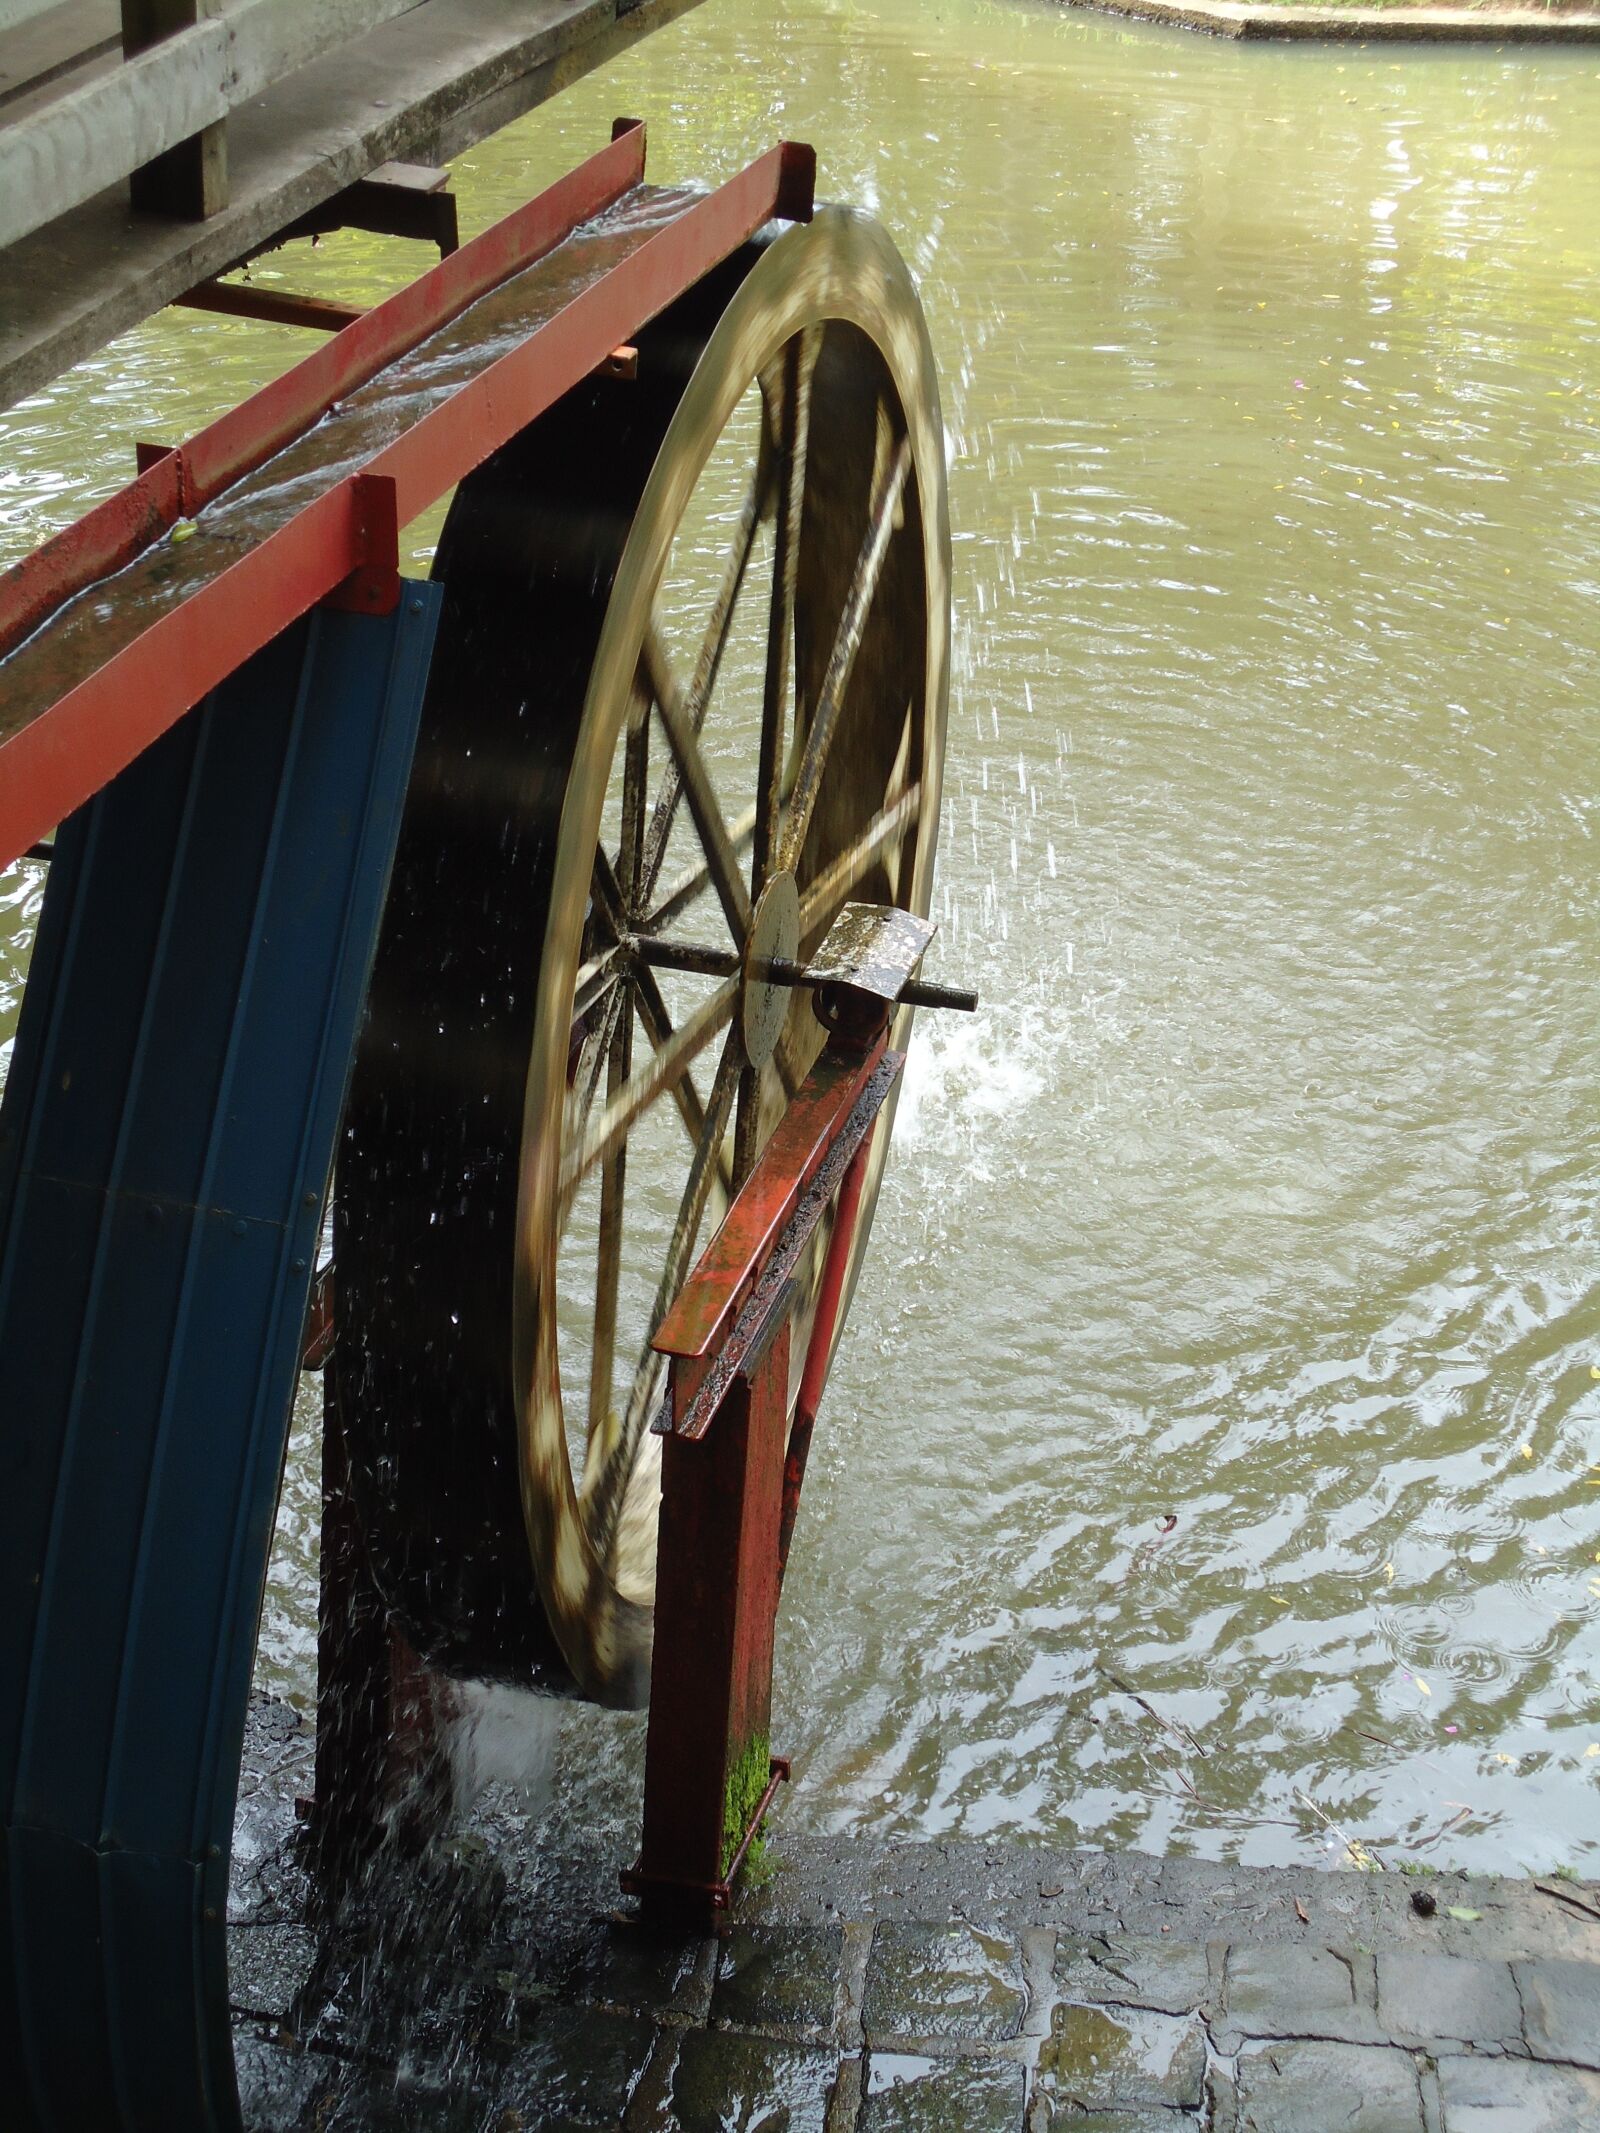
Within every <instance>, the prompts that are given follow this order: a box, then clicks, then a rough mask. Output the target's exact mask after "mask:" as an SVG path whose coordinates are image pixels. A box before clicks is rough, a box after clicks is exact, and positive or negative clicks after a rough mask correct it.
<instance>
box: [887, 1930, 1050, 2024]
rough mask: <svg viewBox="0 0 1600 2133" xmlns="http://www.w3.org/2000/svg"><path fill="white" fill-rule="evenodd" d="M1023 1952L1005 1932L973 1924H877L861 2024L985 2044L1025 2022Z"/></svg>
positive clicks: (1025, 1995)
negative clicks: (996, 1931)
mask: <svg viewBox="0 0 1600 2133" xmlns="http://www.w3.org/2000/svg"><path fill="white" fill-rule="evenodd" d="M1026 2008H1027V1993H1026V1991H1025V1990H1024V1987H1023V1981H1022V1954H1021V1950H1020V1948H1019V1947H1018V1945H1017V1943H1016V1942H1015V1941H1014V1940H1012V1939H1010V1938H1009V1937H1004V1936H1000V1935H997V1934H992V1933H980V1932H978V1931H977V1930H976V1929H975V1928H973V1927H970V1926H929V1925H917V1924H911V1923H907V1922H905V1921H902V1920H894V1921H891V1922H889V1923H885V1924H880V1925H879V1926H878V1928H877V1930H876V1932H875V1933H874V1934H873V1937H872V1952H871V1954H870V1955H869V1957H868V1959H867V1988H866V1998H865V2001H864V2003H863V2007H862V2017H861V2019H862V2024H863V2026H864V2028H865V2030H866V2033H867V2036H868V2038H869V2039H871V2038H877V2037H952V2038H966V2039H971V2040H987V2041H990V2042H994V2041H998V2040H1003V2039H1005V2038H1009V2037H1014V2036H1016V2035H1017V2033H1018V2032H1019V2030H1020V2029H1021V2027H1022V2017H1023V2014H1024V2012H1025V2011H1026Z"/></svg>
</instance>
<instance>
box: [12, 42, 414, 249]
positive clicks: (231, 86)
mask: <svg viewBox="0 0 1600 2133" xmlns="http://www.w3.org/2000/svg"><path fill="white" fill-rule="evenodd" d="M419 4H421V0H317V5H316V6H315V7H307V6H306V5H305V4H304V0H233V4H231V5H229V6H225V7H224V6H220V5H219V4H218V0H123V7H124V14H123V48H124V52H125V54H126V55H127V59H126V64H125V65H123V66H121V67H116V68H113V69H111V70H110V71H109V72H107V73H104V74H100V75H98V76H96V78H95V79H93V80H91V81H85V82H81V83H79V84H77V85H69V86H68V87H67V88H66V90H65V91H64V93H63V94H61V95H59V96H56V97H52V98H50V99H49V100H48V101H46V102H45V103H44V104H42V105H38V106H30V108H28V109H27V110H25V111H23V112H21V113H19V114H17V115H15V116H13V118H12V119H11V121H10V123H9V124H6V125H4V126H0V245H7V244H11V243H13V242H14V241H15V240H16V239H17V238H19V237H24V236H26V235H28V234H29V233H30V232H31V231H33V230H37V229H42V228H43V227H44V226H45V225H46V224H47V223H48V222H50V221H52V220H54V219H55V217H57V216H58V215H61V214H63V213H64V212H66V211H67V210H68V209H71V208H74V207H78V206H81V205H82V203H83V202H84V201H86V200H90V199H93V197H94V196H95V194H96V193H99V192H102V191H103V190H104V189H105V188H106V187H107V186H109V185H113V184H115V183H117V181H118V180H120V179H123V178H126V177H128V176H129V175H130V174H131V173H132V172H134V171H136V170H139V169H141V168H142V166H144V165H145V164H148V163H153V162H155V160H156V159H157V158H158V157H161V156H163V155H165V154H166V153H167V152H168V151H169V150H171V149H174V148H177V147H178V146H179V144H180V143H184V142H187V141H189V140H191V139H193V138H194V137H196V136H199V135H201V134H203V133H204V131H205V129H206V128H208V127H211V126H216V125H219V124H221V123H222V122H223V121H224V120H225V119H226V118H227V115H228V112H229V109H230V108H231V107H232V106H234V105H238V104H242V103H246V102H248V101H250V100H251V99H252V98H255V97H257V96H259V95H260V94H261V92H262V91H263V90H265V89H268V88H270V87H271V86H272V85H273V83H275V82H279V81H282V80H284V79H286V78H287V77H288V76H289V75H291V74H293V73H295V72H297V71H298V70H299V69H300V68H301V67H304V66H306V65H308V64H309V63H310V62H311V61H313V60H315V59H317V58H318V57H319V56H320V55H322V54H323V53H325V52H328V51H330V50H335V49H337V48H338V47H339V46H340V45H342V44H345V43H348V42H349V41H350V39H352V38H354V37H358V36H361V35H364V34H365V33H366V32H367V31H369V30H370V29H372V28H373V27H374V25H375V24H380V23H382V22H383V21H386V20H393V19H394V18H395V17H396V16H397V15H400V14H404V13H409V12H412V11H414V10H415V8H416V7H417V6H418V5H419ZM220 155H221V151H220V148H218V147H216V145H215V142H213V146H212V158H213V161H214V162H217V161H220ZM195 160H196V157H195V155H194V154H191V155H190V157H189V158H188V159H187V161H188V162H194V161H195ZM174 170H176V171H177V172H178V174H179V175H178V176H177V177H176V178H174V176H173V172H174ZM197 176H198V173H197V172H191V171H188V170H187V168H186V165H185V164H184V163H180V164H179V165H178V166H167V167H166V172H165V175H164V178H163V181H162V182H161V183H159V184H156V185H154V186H153V187H151V188H141V190H142V191H143V190H153V191H154V193H155V200H154V202H153V203H152V204H155V205H158V206H160V207H161V208H162V209H163V211H173V209H172V204H171V203H172V198H173V197H176V198H177V199H178V201H179V203H180V204H179V205H178V206H177V208H176V210H175V211H176V212H179V213H189V212H192V211H193V209H192V206H191V205H189V204H188V202H187V197H186V187H185V185H184V183H183V179H184V178H188V179H189V181H190V182H191V183H193V182H194V181H195V179H196V178H197ZM208 177H209V183H210V185H211V187H212V189H213V190H215V182H216V177H217V172H216V171H215V170H213V171H211V172H210V173H209V174H208ZM216 204H217V206H221V205H222V204H224V203H223V201H222V200H220V199H219V200H218V201H217V203H216Z"/></svg>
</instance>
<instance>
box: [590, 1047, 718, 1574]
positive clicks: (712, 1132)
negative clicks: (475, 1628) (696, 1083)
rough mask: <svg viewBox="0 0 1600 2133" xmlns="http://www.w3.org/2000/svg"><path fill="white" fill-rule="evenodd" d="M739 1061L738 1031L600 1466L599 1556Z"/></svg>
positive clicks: (641, 1420)
mask: <svg viewBox="0 0 1600 2133" xmlns="http://www.w3.org/2000/svg"><path fill="white" fill-rule="evenodd" d="M741 1057H742V1054H741V1049H740V1044H739V1035H738V1032H737V1031H736V1030H735V1031H731V1032H730V1033H729V1037H728V1041H727V1043H726V1044H725V1045H724V1046H723V1050H722V1057H721V1059H720V1060H719V1062H718V1064H717V1072H716V1078H715V1080H714V1081H713V1082H712V1084H711V1098H710V1101H709V1103H708V1104H707V1106H706V1116H705V1125H704V1129H703V1131H702V1133H701V1135H700V1140H699V1143H698V1145H697V1146H696V1148H695V1153H694V1161H693V1162H692V1163H691V1164H690V1166H689V1176H688V1179H687V1182H686V1183H685V1185H684V1188H683V1197H682V1199H681V1200H680V1201H679V1203H678V1214H677V1219H676V1221H675V1222H674V1223H673V1225H672V1237H671V1240H670V1242H669V1243H668V1245H667V1254H666V1259H665V1261H664V1262H663V1265H662V1268H661V1278H660V1280H659V1281H658V1282H657V1284H656V1294H655V1301H654V1302H653V1304H652V1305H651V1307H650V1330H649V1332H648V1333H647V1334H646V1336H645V1341H644V1346H643V1348H642V1350H641V1351H640V1356H639V1364H638V1368H637V1369H636V1370H635V1371H634V1374H633V1383H632V1385H631V1386H630V1387H629V1390H628V1404H627V1406H626V1408H625V1409H624V1410H623V1415H622V1420H621V1424H620V1426H619V1428H618V1430H617V1434H616V1438H615V1441H614V1442H613V1444H612V1445H611V1447H610V1450H609V1453H608V1456H607V1459H606V1463H605V1467H604V1469H603V1470H602V1471H601V1473H600V1475H599V1478H598V1481H597V1483H596V1485H595V1488H594V1492H593V1500H594V1513H593V1517H592V1520H591V1524H590V1531H591V1533H592V1534H593V1535H594V1536H595V1539H596V1542H597V1544H598V1545H599V1546H600V1547H601V1549H602V1551H603V1552H604V1551H608V1550H609V1547H610V1543H611V1537H612V1534H613V1532H614V1531H615V1527H616V1520H617V1515H618V1513H619V1512H620V1510H621V1508H622V1502H623V1498H624V1497H625V1495H626V1494H627V1483H628V1478H629V1476H630V1475H631V1474H632V1472H633V1464H634V1460H635V1458H636V1457H637V1454H638V1449H639V1440H640V1438H641V1437H642V1436H643V1435H644V1429H645V1424H646V1422H647V1421H648V1420H649V1417H650V1409H651V1407H652V1406H653V1405H654V1402H655V1396H656V1390H657V1387H658V1386H659V1384H660V1382H661V1372H662V1370H663V1368H664V1366H665V1362H666V1358H665V1357H664V1356H660V1355H657V1353H656V1351H655V1349H654V1348H653V1347H652V1346H651V1345H650V1344H651V1342H652V1341H653V1340H654V1339H655V1337H656V1334H657V1333H658V1332H659V1330H660V1327H661V1322H662V1320H663V1319H664V1318H665V1317H666V1315H667V1313H668V1311H669V1310H670V1309H671V1308H672V1304H673V1300H674V1298H675V1297H676V1296H677V1293H678V1291H679V1289H680V1288H682V1286H683V1279H684V1276H685V1274H686V1273H687V1272H688V1270H689V1261H690V1258H691V1256H692V1254H693V1252H694V1248H695V1243H696V1240H697V1239H698V1237H699V1235H700V1228H701V1225H702V1223H703V1222H704V1220H705V1212H706V1207H707V1204H708V1203H709V1201H710V1198H711V1188H712V1186H713V1185H714V1184H715V1183H716V1182H717V1179H718V1177H719V1176H721V1175H723V1174H724V1171H725V1165H724V1163H723V1159H722V1144H723V1142H724V1140H725V1139H726V1137H727V1132H728V1116H729V1113H730V1112H731V1111H732V1109H733V1099H734V1091H735V1089H736V1088H737V1086H738V1084H739V1082H740V1080H741V1078H742V1077H741V1074H740V1070H739V1069H740V1060H741Z"/></svg>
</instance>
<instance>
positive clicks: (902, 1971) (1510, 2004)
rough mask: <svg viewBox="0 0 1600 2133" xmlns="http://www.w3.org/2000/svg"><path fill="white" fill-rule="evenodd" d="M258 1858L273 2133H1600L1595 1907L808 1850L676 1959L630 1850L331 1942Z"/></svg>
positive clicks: (448, 1874) (245, 1913)
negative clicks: (637, 1887) (553, 1877)
mask: <svg viewBox="0 0 1600 2133" xmlns="http://www.w3.org/2000/svg"><path fill="white" fill-rule="evenodd" d="M256 1849H257V1854H258V1862H259V1863H258V1867H257V1870H256V1871H255V1872H254V1873H253V1874H251V1875H249V1876H247V1877H246V1879H245V1880H243V1881H241V1883H240V1888H239V1902H238V1904H237V1905H236V1910H237V1912H238V1922H237V1930H236V1933H235V1936H234V1946H235V1954H234V1977H233V1986H234V1995H235V2001H236V2006H237V2008H238V2010H239V2012H238V2017H237V2035H238V2042H239V2057H240V2068H241V2087H242V2091H243V2094H244V2096H245V2099H246V2106H247V2113H246V2115H247V2122H248V2123H249V2124H250V2125H251V2126H252V2128H259V2129H266V2128H269V2127H271V2128H278V2127H288V2126H302V2125H304V2126H313V2127H319V2128H325V2129H328V2133H332V2129H334V2128H340V2127H343V2128H349V2129H351V2133H355V2129H364V2133H365V2129H371V2133H398V2129H400V2128H412V2127H417V2128H434V2127H438V2128H441V2129H446V2133H458V2129H459V2133H468V2129H471V2133H534V2129H539V2133H577V2129H579V2128H584V2129H594V2128H602V2127H604V2128H615V2129H618V2133H670V2129H677V2128H681V2129H683V2133H724V2129H728V2133H757V2129H761V2133H891V2129H892V2133H945V2129H950V2133H1058V2129H1065V2128H1077V2129H1079V2133H1179V2129H1182V2128H1194V2129H1199V2128H1206V2129H1209V2133H1600V1894H1597V1892H1596V1889H1595V1887H1594V1885H1592V1884H1585V1883H1566V1882H1549V1883H1545V1884H1543V1885H1540V1884H1537V1883H1532V1882H1527V1881H1509V1880H1507V1881H1499V1880H1487V1879H1472V1880H1468V1879H1466V1878H1465V1877H1460V1876H1455V1875H1440V1876H1437V1877H1429V1878H1428V1879H1427V1880H1425V1881H1420V1880H1414V1879H1411V1878H1409V1877H1405V1876H1402V1875H1400V1874H1398V1873H1394V1872H1390V1873H1385V1874H1377V1873H1373V1874H1358V1873H1350V1872H1319V1871H1317V1870H1315V1869H1313V1868H1307V1869H1304V1870H1301V1869H1274V1868H1239V1867H1227V1866H1217V1865H1210V1864H1202V1863H1199V1862H1194V1861H1184V1860H1168V1861H1158V1860H1154V1859H1147V1858H1142V1857H1139V1856H1137V1855H1130V1854H1107V1853H1086V1852H1065V1853H1064V1852H1052V1851H1044V1850H1033V1849H1025V1848H1022V1847H1003V1848H1002V1847H992V1848H991V1847H984V1846H982V1845H907V1846H895V1845H889V1844H882V1843H870V1842H861V1841H858V1840H855V1839H851V1840H847V1841H846V1840H840V1841H821V1840H807V1839H802V1838H798V1837H792V1838H786V1837H783V1836H779V1837H778V1838H777V1840H776V1841H775V1843H774V1845H773V1847H772V1851H771V1854H770V1859H771V1866H770V1870H769V1873H768V1876H767V1880H766V1882H765V1885H764V1886H763V1887H762V1888H760V1889H758V1890H756V1891H753V1892H751V1893H750V1895H749V1896H748V1897H747V1899H746V1901H745V1903H744V1905H743V1907H742V1909H741V1914H740V1917H739V1921H738V1923H737V1924H736V1925H735V1926H734V1927H733V1928H732V1930H731V1931H730V1932H729V1933H728V1934H727V1935H726V1937H725V1938H723V1939H721V1940H720V1941H718V1940H709V1939H708V1940H703V1941H687V1942H685V1941H659V1940H653V1939H650V1938H648V1937H646V1936H645V1935H644V1934H643V1933H642V1932H641V1930H640V1929H639V1928H638V1927H637V1926H636V1925H634V1924H632V1923H631V1922H628V1921H627V1920H626V1918H625V1914H624V1913H623V1912H622V1911H621V1910H620V1909H618V1908H617V1907H616V1899H615V1898H614V1896H613V1895H612V1893H611V1892H612V1890H614V1887H615V1881H614V1868H615V1859H614V1858H613V1857H611V1856H609V1852H607V1856H604V1857H602V1856H601V1852H602V1851H605V1850H606V1849H607V1848H605V1847H598V1848H597V1850H596V1853H595V1856H594V1857H593V1858H591V1859H587V1860H584V1861H580V1862H577V1864H576V1865H575V1866H574V1865H573V1864H572V1863H571V1862H568V1868H569V1870H568V1871H566V1872H565V1873H564V1875H563V1877H562V1878H561V1879H560V1880H559V1882H558V1883H552V1882H550V1881H549V1880H548V1878H546V1879H542V1880H541V1879H539V1878H537V1877H535V1880H534V1881H533V1883H531V1884H529V1885H524V1884H523V1883H522V1882H521V1880H520V1879H519V1875H518V1872H517V1870H516V1868H515V1864H514V1863H513V1865H512V1867H511V1868H510V1869H509V1870H508V1868H507V1865H506V1862H505V1860H504V1859H503V1858H500V1857H498V1856H497V1849H496V1846H495V1845H494V1844H492V1843H490V1842H488V1841H487V1840H485V1839H484V1838H482V1837H473V1838H464V1839H458V1840H457V1841H456V1842H455V1843H454V1844H446V1845H444V1846H442V1847H440V1848H438V1850H437V1851H436V1852H434V1853H432V1854H430V1855H429V1856H428V1857H427V1858H425V1859H423V1860H421V1861H418V1862H413V1863H412V1864H411V1865H409V1866H408V1867H406V1868H405V1869H404V1872H403V1875H402V1876H401V1877H400V1878H399V1879H398V1880H396V1881H395V1882H394V1883H393V1884H392V1885H390V1886H388V1887H387V1888H378V1887H374V1888H373V1889H370V1890H369V1891H367V1893H366V1895H365V1897H364V1900H363V1903H362V1906H361V1909H360V1912H359V1914H358V1915H356V1916H354V1917H352V1918H349V1919H346V1920H344V1921H342V1922H338V1923H336V1925H335V1927H334V1928H333V1930H332V1931H331V1933H330V1934H329V1935H328V1936H327V1937H326V1938H325V1939H324V1940H322V1941H321V1942H319V1941H318V1940H317V1938H316V1937H315V1936H314V1935H313V1934H312V1933H311V1931H310V1929H309V1927H308V1926H307V1925H306V1924H305V1923H304V1903H303V1898H304V1893H305V1892H304V1889H303V1886H302V1884H301V1883H300V1882H299V1881H298V1880H297V1878H296V1877H297V1869H296V1868H295V1867H294V1865H293V1852H292V1847H290V1846H282V1845H280V1846H279V1847H277V1848H276V1849H269V1850H263V1849H262V1847H261V1846H260V1845H258V1846H257V1847H256ZM247 1851H248V1847H247ZM1419 1896H1420V1899H1421V1906H1420V1909H1419V1908H1418V1906H1417V1905H1416V1903H1415V1902H1414V1899H1415V1898H1417V1897H1419ZM1452 1913H1468V1914H1472V1915H1468V1916H1458V1915H1452ZM1424 1914H1426V1915H1424Z"/></svg>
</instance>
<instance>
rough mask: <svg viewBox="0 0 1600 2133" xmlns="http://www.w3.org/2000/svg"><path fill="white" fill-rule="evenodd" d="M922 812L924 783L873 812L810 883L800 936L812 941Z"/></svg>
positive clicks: (804, 898)
mask: <svg viewBox="0 0 1600 2133" xmlns="http://www.w3.org/2000/svg"><path fill="white" fill-rule="evenodd" d="M921 812H922V783H921V780H920V779H919V780H918V782H917V783H916V784H915V785H913V786H911V787H910V789H909V790H908V791H906V792H903V793H902V794H901V795H900V797H899V798H898V799H897V800H892V801H890V802H889V803H888V805H887V806H885V807H883V808H882V809H880V811H879V812H878V813H877V814H876V815H874V816H873V818H872V820H871V821H870V822H869V823H868V824H867V826H866V828H865V829H864V830H863V831H862V833H861V835H860V837H859V838H858V839H857V840H856V842H855V843H854V844H852V845H850V846H849V847H848V848H847V849H846V850H844V851H842V852H841V853H840V854H839V856H838V858H837V859H835V860H834V861H833V862H832V863H831V865H829V866H826V867H824V868H823V870H822V872H821V873H820V874H819V875H818V876H817V878H816V879H815V881H812V882H810V883H808V884H807V886H806V891H805V894H804V895H803V896H802V897H801V899H800V938H801V941H802V942H805V941H809V940H811V939H813V938H814V936H815V935H816V934H817V933H818V932H819V931H820V930H821V929H822V928H823V927H824V926H826V925H827V924H828V922H829V920H830V919H831V918H832V917H833V915H834V913H835V912H836V911H837V910H838V908H839V906H840V905H841V904H842V903H843V902H844V900H845V898H846V897H847V896H848V895H849V894H850V891H851V890H852V889H853V888H854V887H855V886H856V884H857V882H859V881H863V880H865V878H866V876H867V875H868V874H869V873H871V871H872V869H873V867H874V866H875V865H876V864H877V861H878V858H879V856H880V854H881V853H882V851H883V849H884V847H885V846H886V845H888V844H891V843H893V842H894V840H895V839H896V838H899V837H904V836H905V835H907V834H908V833H909V832H910V831H911V830H913V829H915V827H916V824H917V819H918V816H919V815H920V814H921Z"/></svg>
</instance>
